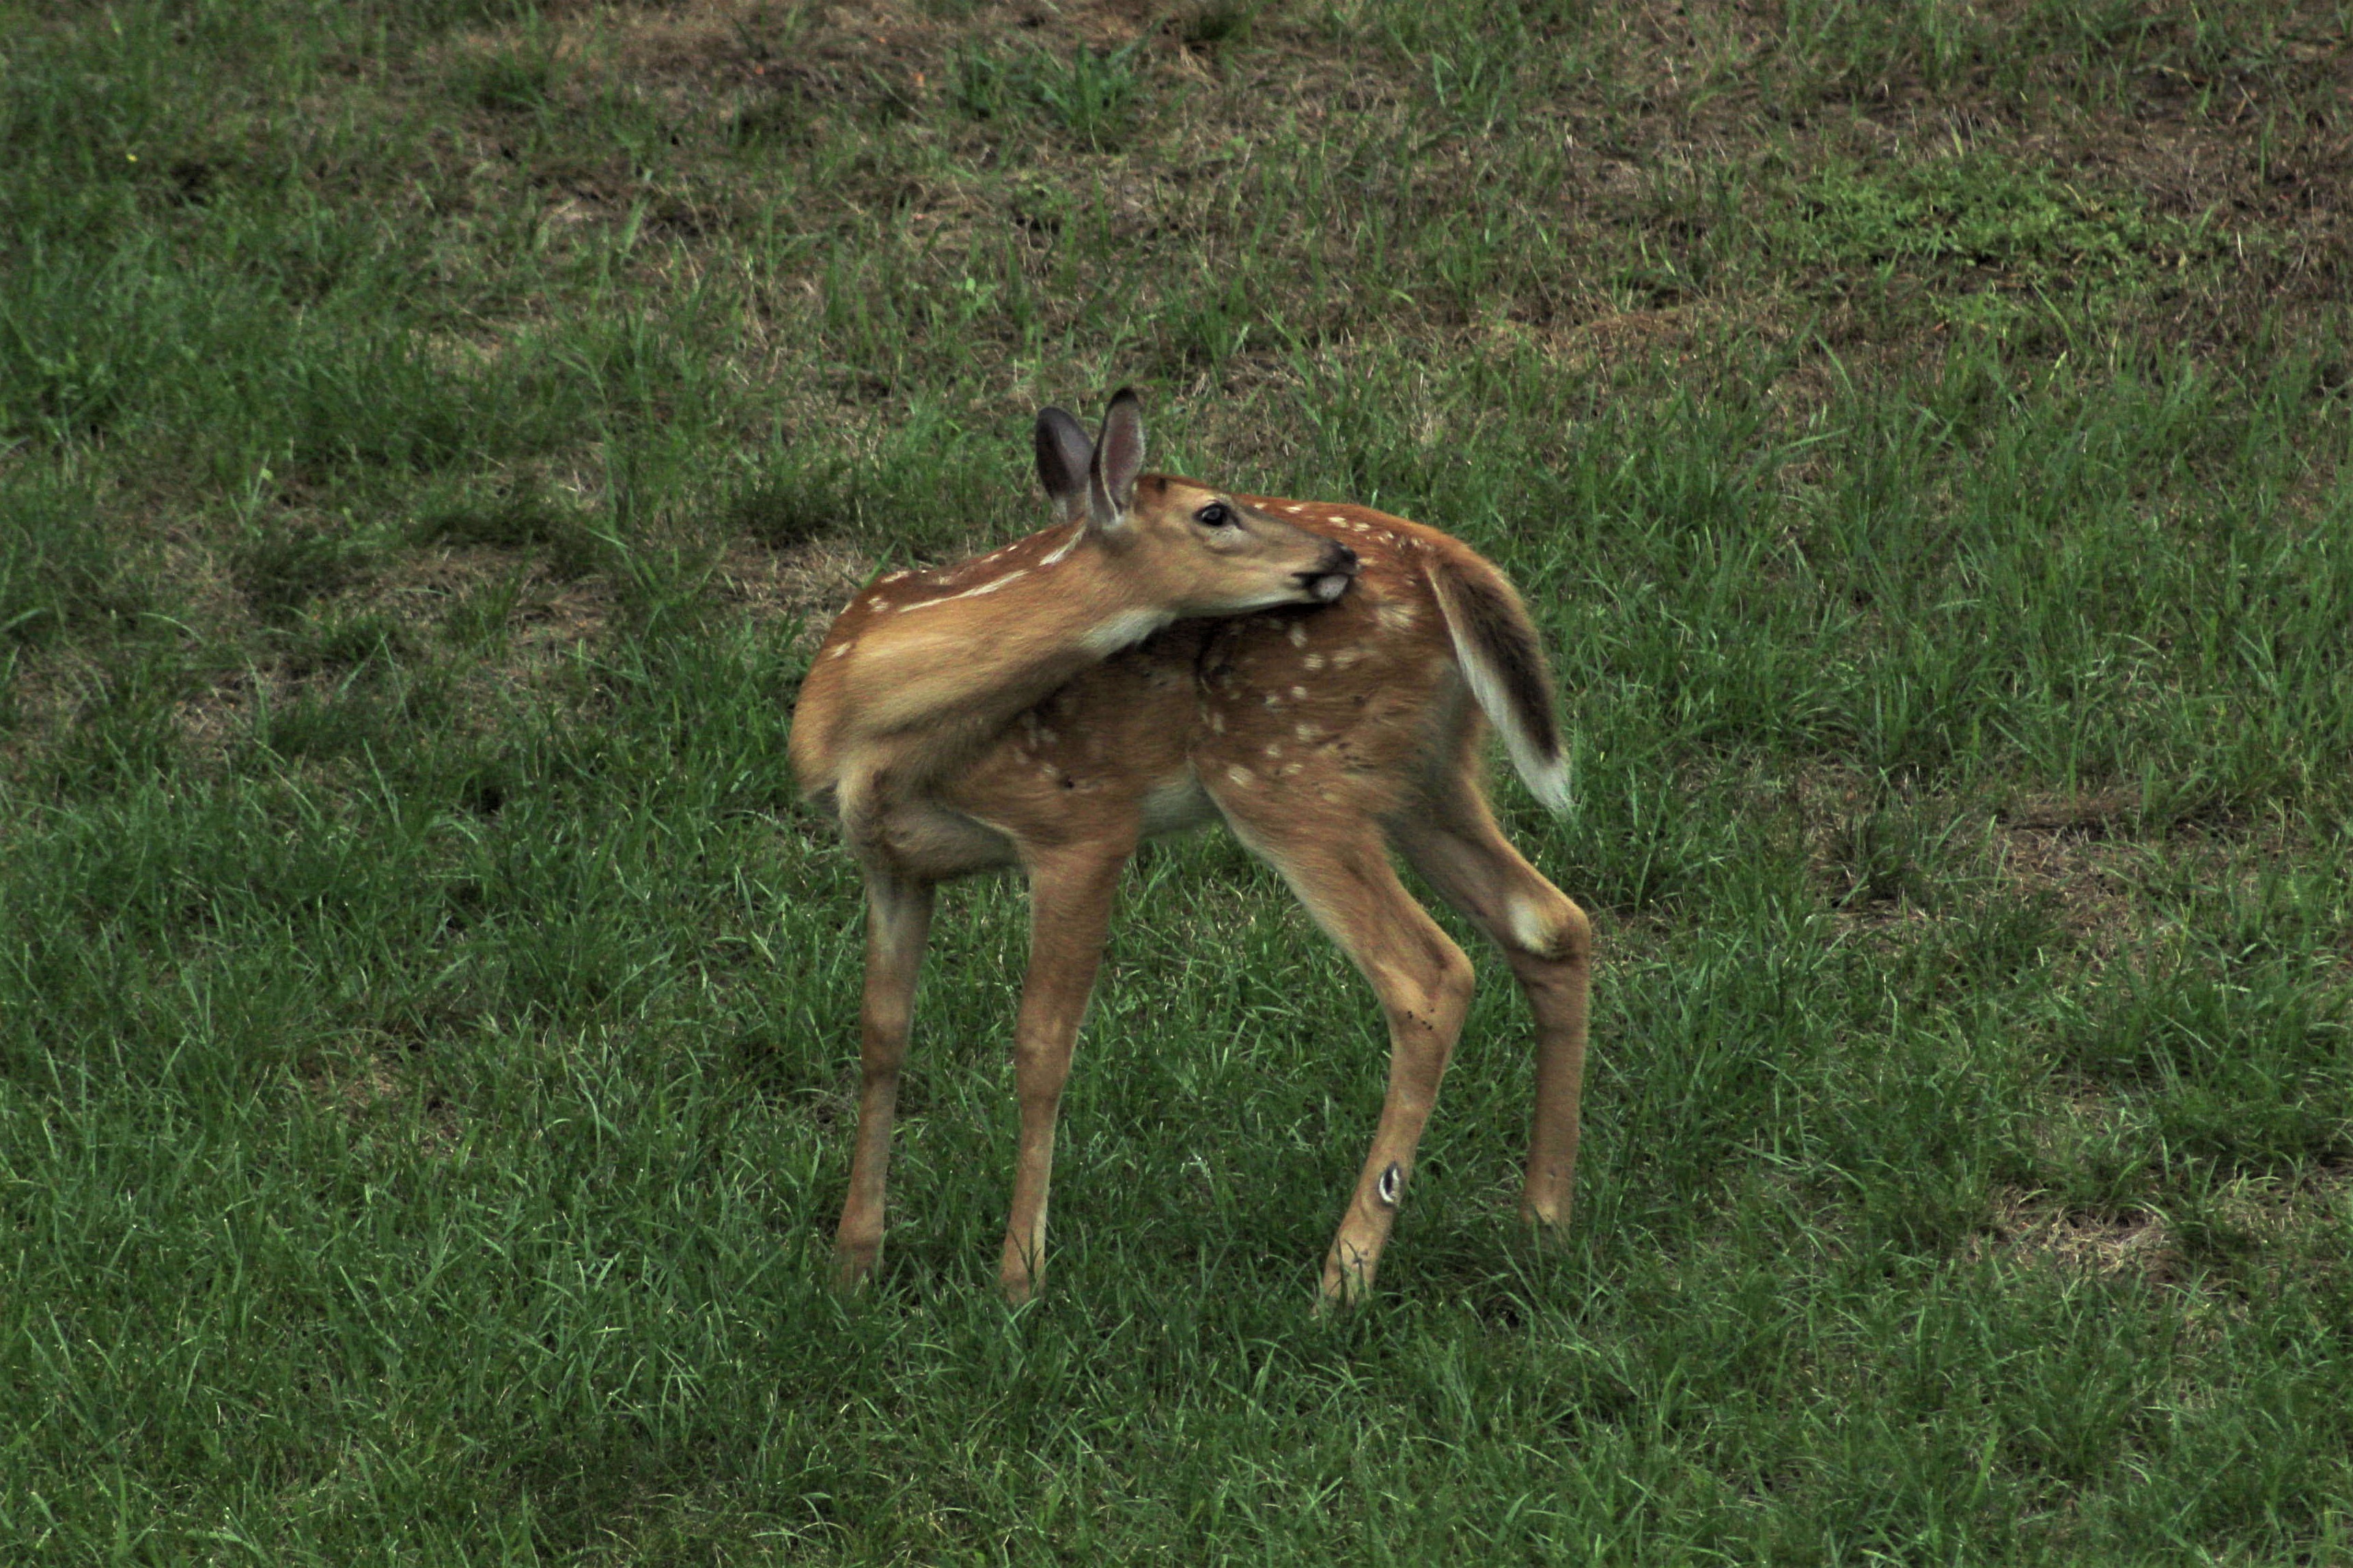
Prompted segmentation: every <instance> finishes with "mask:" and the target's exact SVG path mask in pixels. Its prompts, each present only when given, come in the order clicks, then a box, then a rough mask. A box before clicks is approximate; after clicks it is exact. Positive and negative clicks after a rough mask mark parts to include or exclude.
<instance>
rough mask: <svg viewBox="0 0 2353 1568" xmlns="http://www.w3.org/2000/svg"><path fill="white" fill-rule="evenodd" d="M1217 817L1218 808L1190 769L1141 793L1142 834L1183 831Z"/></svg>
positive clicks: (1153, 836)
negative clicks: (1142, 806) (1142, 811)
mask: <svg viewBox="0 0 2353 1568" xmlns="http://www.w3.org/2000/svg"><path fill="white" fill-rule="evenodd" d="M1217 819H1218V808H1217V806H1216V805H1215V804H1213V803H1212V802H1211V801H1210V799H1209V794H1208V791H1207V790H1205V789H1203V788H1202V787H1201V781H1200V780H1198V779H1197V778H1195V777H1194V776H1193V770H1192V769H1191V768H1189V767H1188V768H1187V769H1186V770H1185V771H1184V772H1183V773H1177V774H1176V775H1174V776H1173V777H1170V778H1166V779H1162V780H1161V781H1160V782H1159V783H1157V784H1154V785H1153V786H1152V787H1151V788H1150V789H1148V790H1146V791H1145V795H1144V837H1146V838H1158V837H1162V836H1164V835H1166V834H1170V833H1185V832H1188V831H1190V830H1191V829H1193V828H1196V827H1202V826H1207V825H1208V824H1209V823H1212V822H1215V821H1216V820H1217Z"/></svg>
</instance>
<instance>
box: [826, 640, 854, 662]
mask: <svg viewBox="0 0 2353 1568" xmlns="http://www.w3.org/2000/svg"><path fill="white" fill-rule="evenodd" d="M857 646H858V639H857V638H856V637H851V638H850V639H849V641H848V642H843V643H836V644H834V647H833V651H832V652H831V653H829V654H827V655H826V656H825V657H826V658H840V657H841V656H842V655H843V654H846V653H848V652H849V650H850V649H851V648H854V647H857Z"/></svg>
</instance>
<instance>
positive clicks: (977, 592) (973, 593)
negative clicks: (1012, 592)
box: [901, 566, 1029, 610]
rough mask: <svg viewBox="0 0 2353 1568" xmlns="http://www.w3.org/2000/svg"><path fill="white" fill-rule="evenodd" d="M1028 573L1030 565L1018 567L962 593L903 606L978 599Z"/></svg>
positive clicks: (917, 607) (912, 607)
mask: <svg viewBox="0 0 2353 1568" xmlns="http://www.w3.org/2000/svg"><path fill="white" fill-rule="evenodd" d="M1028 575H1029V568H1028V567H1026V566H1022V567H1017V568H1016V569H1015V570H1013V571H1010V572H1008V573H1007V574H1005V575H1004V576H1002V577H997V578H992V579H991V580H990V581H988V582H986V583H983V584H981V585H980V586H979V587H977V588H966V589H965V591H964V592H963V593H961V594H943V595H940V596H939V597H938V598H936V599H922V600H918V601H917V602H915V603H914V604H912V605H902V606H901V608H902V609H907V610H928V609H930V608H931V607H932V606H933V605H953V604H955V602H956V601H957V600H958V599H977V598H979V597H980V596H981V595H983V594H994V593H996V592H997V590H998V589H999V588H1002V587H1005V586H1006V585H1007V584H1012V583H1018V582H1019V581H1020V580H1021V579H1022V578H1024V577H1027V576H1028Z"/></svg>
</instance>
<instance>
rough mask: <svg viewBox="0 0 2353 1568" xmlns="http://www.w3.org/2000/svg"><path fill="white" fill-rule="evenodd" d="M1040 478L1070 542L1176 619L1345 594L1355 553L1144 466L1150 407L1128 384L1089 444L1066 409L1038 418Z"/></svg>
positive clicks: (1188, 481)
mask: <svg viewBox="0 0 2353 1568" xmlns="http://www.w3.org/2000/svg"><path fill="white" fill-rule="evenodd" d="M1037 449H1038V479H1039V483H1041V484H1043V485H1044V486H1045V487H1046V493H1047V495H1049V496H1050V497H1051V498H1052V499H1053V502H1054V506H1055V510H1056V511H1057V512H1058V513H1059V514H1060V517H1061V519H1062V521H1065V522H1067V523H1070V524H1072V525H1073V526H1074V527H1075V528H1076V529H1077V530H1078V531H1077V532H1076V533H1075V534H1074V535H1073V536H1072V539H1071V545H1072V547H1073V548H1080V549H1092V550H1096V551H1099V552H1102V553H1103V555H1104V557H1105V558H1106V559H1107V560H1109V561H1112V562H1115V563H1117V567H1118V570H1119V571H1120V572H1121V573H1122V574H1123V575H1124V576H1125V577H1127V578H1128V579H1129V580H1130V581H1131V582H1133V583H1134V584H1135V587H1136V589H1137V597H1138V598H1140V599H1142V600H1144V601H1145V602H1148V603H1152V604H1155V605H1161V606H1164V607H1165V608H1166V610H1168V611H1169V612H1170V613H1172V614H1173V615H1175V616H1231V615H1240V614H1242V613H1244V612H1246V611H1250V610H1261V609H1265V608H1268V607H1269V606H1271V605H1328V604H1330V603H1331V602H1332V601H1333V600H1335V599H1337V598H1338V597H1339V596H1340V595H1342V594H1345V593H1346V592H1347V591H1348V584H1349V582H1350V580H1351V579H1353V578H1354V577H1355V576H1356V569H1357V561H1356V552H1355V551H1353V550H1350V549H1349V548H1348V547H1347V546H1346V545H1345V544H1341V543H1338V542H1335V541H1333V540H1329V539H1326V538H1324V537H1323V536H1322V535H1320V534H1315V533H1310V532H1309V531H1307V530H1305V529H1303V528H1299V527H1296V526H1294V525H1293V524H1291V523H1288V522H1285V521H1282V519H1280V518H1277V517H1274V516H1272V515H1271V514H1270V513H1268V512H1264V511H1261V510H1259V509H1257V508H1256V507H1251V506H1246V505H1244V504H1243V503H1242V502H1240V501H1239V500H1235V499H1234V497H1233V496H1232V495H1231V494H1229V493H1228V492H1226V491H1223V490H1219V489H1211V488H1210V487H1208V486H1207V485H1202V484H1198V483H1196V482H1194V481H1193V480H1191V479H1177V478H1175V477H1174V476H1171V475H1167V474H1147V473H1145V472H1144V471H1143V469H1144V414H1143V405H1141V404H1140V403H1139V402H1138V401H1137V399H1136V395H1135V394H1134V392H1132V391H1129V390H1127V389H1125V388H1122V389H1121V390H1120V391H1119V392H1118V393H1117V394H1116V395H1113V398H1112V400H1111V407H1110V409H1109V410H1108V411H1107V412H1106V413H1105V414H1104V415H1103V431H1102V434H1101V435H1100V436H1099V437H1097V438H1096V439H1095V440H1093V441H1089V440H1088V439H1087V435H1086V431H1085V430H1084V429H1083V428H1082V426H1080V424H1079V422H1078V421H1077V420H1076V419H1073V418H1072V417H1071V416H1070V415H1068V414H1066V413H1064V412H1063V411H1062V410H1060V409H1059V408H1048V409H1046V410H1044V411H1043V412H1041V413H1040V414H1039V416H1038V430H1037Z"/></svg>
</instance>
